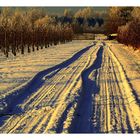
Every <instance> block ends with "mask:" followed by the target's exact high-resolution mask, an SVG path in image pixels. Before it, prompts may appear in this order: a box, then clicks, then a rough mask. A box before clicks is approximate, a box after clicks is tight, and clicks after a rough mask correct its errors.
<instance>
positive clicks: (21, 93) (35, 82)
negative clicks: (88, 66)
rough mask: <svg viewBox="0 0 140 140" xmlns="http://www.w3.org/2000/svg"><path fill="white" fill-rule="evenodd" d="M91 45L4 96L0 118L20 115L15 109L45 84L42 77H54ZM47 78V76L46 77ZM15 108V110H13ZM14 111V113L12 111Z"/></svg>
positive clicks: (19, 110) (0, 101)
mask: <svg viewBox="0 0 140 140" xmlns="http://www.w3.org/2000/svg"><path fill="white" fill-rule="evenodd" d="M94 45H95V43H94V44H93V45H90V46H88V47H86V48H84V49H82V50H80V51H79V52H77V53H76V54H74V55H73V56H72V57H71V58H70V59H68V60H66V61H64V62H62V63H60V64H58V65H55V66H54V67H51V68H48V69H46V70H43V71H41V72H39V73H38V74H36V75H35V76H34V78H33V79H32V80H31V81H29V82H28V83H27V84H26V85H25V86H23V87H21V88H20V89H18V90H16V91H14V92H12V93H10V95H8V96H6V97H5V98H3V99H1V100H0V105H5V106H4V107H3V110H0V116H6V115H10V114H11V115H12V114H18V113H22V110H21V109H20V108H16V106H17V105H18V104H21V103H22V102H23V101H24V100H25V99H26V98H28V96H29V95H31V94H33V93H34V92H36V91H37V90H38V89H39V88H40V87H41V86H42V85H43V84H44V82H45V80H44V77H45V76H46V75H48V74H50V73H52V72H54V71H56V72H55V73H53V75H55V74H56V73H57V72H58V71H60V70H61V69H63V68H65V67H67V66H68V65H70V64H72V63H74V62H75V61H76V60H77V59H78V58H79V57H81V56H82V55H83V54H84V53H85V52H86V51H88V50H89V49H90V48H91V47H92V46H94ZM46 78H47V76H46ZM48 78H50V77H48ZM15 108H16V109H15ZM13 110H14V111H13Z"/></svg>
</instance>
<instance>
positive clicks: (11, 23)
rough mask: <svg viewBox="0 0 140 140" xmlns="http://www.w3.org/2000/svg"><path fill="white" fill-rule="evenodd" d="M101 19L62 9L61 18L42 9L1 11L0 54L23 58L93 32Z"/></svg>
mask: <svg viewBox="0 0 140 140" xmlns="http://www.w3.org/2000/svg"><path fill="white" fill-rule="evenodd" d="M96 24H98V26H99V27H101V26H102V25H103V24H104V20H103V18H102V17H101V16H100V15H99V14H97V13H95V12H94V11H93V9H92V8H89V7H87V8H83V9H79V10H78V11H77V12H75V13H73V12H72V11H71V10H69V9H65V10H64V13H63V15H61V16H58V15H48V14H47V12H46V11H44V10H43V9H42V8H28V9H26V10H22V9H12V8H2V9H0V50H1V52H3V53H4V54H5V56H6V57H8V56H9V53H12V54H13V55H14V56H16V55H17V53H19V52H20V53H21V54H24V53H25V51H27V52H28V53H30V52H31V51H35V50H39V49H43V48H47V47H49V46H51V45H57V44H59V43H65V42H67V41H71V40H72V38H73V35H74V34H77V33H84V32H88V31H92V29H93V28H94V26H95V25H96Z"/></svg>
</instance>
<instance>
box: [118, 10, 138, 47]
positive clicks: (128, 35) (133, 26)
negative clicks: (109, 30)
mask: <svg viewBox="0 0 140 140" xmlns="http://www.w3.org/2000/svg"><path fill="white" fill-rule="evenodd" d="M131 14H132V17H133V19H132V20H131V21H129V22H128V23H126V24H125V25H123V26H120V27H119V28H118V41H119V42H121V43H124V44H126V45H131V46H133V47H134V49H138V48H140V8H134V9H133V11H132V13H131Z"/></svg>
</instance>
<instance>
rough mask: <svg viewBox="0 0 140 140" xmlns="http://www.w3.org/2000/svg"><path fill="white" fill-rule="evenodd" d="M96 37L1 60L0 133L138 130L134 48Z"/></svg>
mask: <svg viewBox="0 0 140 140" xmlns="http://www.w3.org/2000/svg"><path fill="white" fill-rule="evenodd" d="M96 39H97V40H96V41H73V42H71V43H67V44H63V45H59V46H56V47H52V48H48V49H43V50H40V51H39V52H34V53H31V54H30V55H28V54H26V55H24V56H18V57H16V58H13V59H12V60H11V59H8V60H6V59H5V60H2V61H1V62H0V63H1V64H0V74H1V75H0V76H1V81H0V92H1V94H0V95H1V96H0V97H1V99H0V102H1V115H0V132H1V133H123V132H140V102H139V99H140V98H139V94H140V86H138V84H139V83H140V67H139V65H140V58H139V56H140V52H138V51H137V52H133V51H132V50H129V49H128V48H127V47H122V46H123V45H121V44H119V43H117V42H115V41H105V40H104V39H105V38H104V36H102V35H100V36H97V37H96ZM3 106H5V108H4V107H3Z"/></svg>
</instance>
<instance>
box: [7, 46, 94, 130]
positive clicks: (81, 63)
mask: <svg viewBox="0 0 140 140" xmlns="http://www.w3.org/2000/svg"><path fill="white" fill-rule="evenodd" d="M92 46H94V45H91V46H89V47H88V49H86V50H89V49H90V48H91V47H92ZM86 57H87V55H86V56H85V58H86ZM79 58H80V57H79ZM85 58H82V59H83V60H86V59H85ZM80 59H81V58H80ZM80 59H79V60H80ZM82 59H81V60H80V61H81V62H80V63H78V65H81V66H82V65H85V63H83V60H82ZM76 60H77V62H78V61H79V60H78V59H76ZM81 66H80V67H79V69H81ZM72 67H75V69H76V70H78V67H77V64H75V65H73V66H72ZM66 69H67V67H66ZM72 69H73V68H71V70H70V72H72V73H71V75H73V73H74V72H76V70H75V71H74V70H73V71H72ZM61 71H62V75H65V74H66V73H67V72H66V71H65V68H64V70H63V69H62V70H60V71H59V72H61ZM59 72H58V73H59ZM58 73H57V74H56V75H54V76H53V77H55V76H57V75H59V74H58ZM68 73H69V72H68ZM75 74H76V73H75ZM62 75H59V76H58V77H61V76H62ZM53 77H51V79H52V78H53ZM74 77H75V76H73V78H74ZM67 78H68V77H67ZM54 80H55V79H54ZM57 82H58V81H56V84H57ZM67 86H68V85H67ZM69 86H70V85H69ZM64 87H65V86H64ZM64 89H65V88H64ZM65 90H66V89H65ZM65 90H64V91H65ZM45 91H46V89H43V92H42V90H41V92H40V93H39V94H40V96H41V94H45ZM62 93H63V92H62ZM62 93H61V94H62ZM55 94H56V92H55ZM33 95H34V94H33ZM40 96H38V97H39V98H40ZM43 96H44V95H43ZM59 96H60V95H59ZM31 97H32V96H31ZM41 98H42V97H41ZM44 98H45V96H44ZM59 98H60V99H61V98H63V95H62V97H61V96H60V97H59ZM51 100H52V99H50V101H51ZM34 101H35V102H36V101H38V98H36V99H34ZM57 102H58V101H57ZM25 104H26V102H25ZM29 112H30V111H29ZM62 112H63V111H62ZM30 113H31V114H32V112H30ZM53 114H54V112H52V115H53ZM38 119H39V118H38ZM42 120H44V119H42ZM23 121H26V115H25V117H24V116H23V117H22V119H21V121H20V122H21V123H22V122H23ZM32 121H33V120H32ZM20 122H19V123H18V124H17V126H13V129H11V130H10V131H9V132H10V133H13V132H16V129H19V128H20ZM32 124H34V123H32ZM34 125H35V124H34ZM37 126H40V125H39V124H37ZM35 129H36V128H35V127H34V128H33V129H32V127H30V128H29V129H28V130H26V131H25V132H28V131H31V132H32V131H34V130H35ZM38 130H39V129H38V128H37V130H36V131H38ZM21 131H22V130H21Z"/></svg>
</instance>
